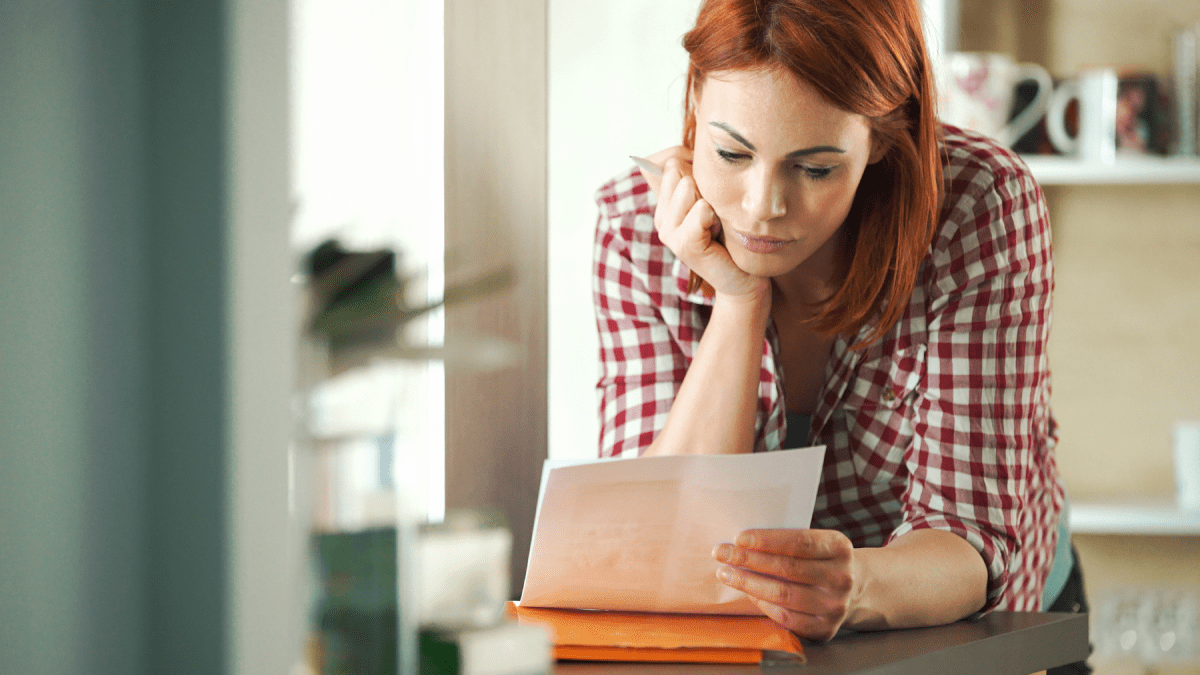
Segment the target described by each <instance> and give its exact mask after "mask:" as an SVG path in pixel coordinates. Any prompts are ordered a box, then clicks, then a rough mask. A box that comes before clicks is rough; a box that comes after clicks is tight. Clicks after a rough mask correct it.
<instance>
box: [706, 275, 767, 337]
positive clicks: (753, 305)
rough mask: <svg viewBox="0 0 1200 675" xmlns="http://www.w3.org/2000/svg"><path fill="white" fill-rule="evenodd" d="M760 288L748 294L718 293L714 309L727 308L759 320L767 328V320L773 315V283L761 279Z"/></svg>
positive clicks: (715, 297) (714, 298)
mask: <svg viewBox="0 0 1200 675" xmlns="http://www.w3.org/2000/svg"><path fill="white" fill-rule="evenodd" d="M761 281H762V284H761V285H760V287H759V288H756V289H754V290H751V291H750V292H747V293H736V294H734V293H721V292H720V291H717V293H716V294H715V295H714V296H713V309H714V311H716V308H717V307H723V308H727V309H728V310H729V311H732V312H736V313H739V314H742V315H743V316H745V317H747V318H752V319H757V320H759V321H761V322H762V324H763V326H764V328H765V327H766V320H767V318H768V317H769V316H770V315H771V281H770V279H761Z"/></svg>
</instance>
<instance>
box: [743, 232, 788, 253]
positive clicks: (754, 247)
mask: <svg viewBox="0 0 1200 675" xmlns="http://www.w3.org/2000/svg"><path fill="white" fill-rule="evenodd" d="M733 233H734V235H736V236H737V238H738V241H739V242H741V244H742V248H744V249H746V250H747V251H750V252H751V253H774V252H776V251H778V250H779V249H781V248H783V247H784V246H787V245H788V244H790V243H792V242H790V241H787V240H784V239H776V238H774V237H751V236H749V235H746V234H742V233H741V232H738V231H737V230H734V231H733Z"/></svg>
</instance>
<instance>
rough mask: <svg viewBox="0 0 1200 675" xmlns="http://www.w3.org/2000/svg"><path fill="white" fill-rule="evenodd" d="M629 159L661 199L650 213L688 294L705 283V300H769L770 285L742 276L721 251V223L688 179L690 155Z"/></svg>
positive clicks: (676, 151)
mask: <svg viewBox="0 0 1200 675" xmlns="http://www.w3.org/2000/svg"><path fill="white" fill-rule="evenodd" d="M633 159H634V161H635V162H636V163H637V164H638V167H639V169H640V170H641V172H642V176H643V177H645V179H646V182H647V183H648V184H649V185H650V189H651V190H653V191H654V192H655V194H657V195H658V198H659V201H658V207H657V208H656V209H655V213H654V227H655V229H657V230H658V236H659V239H661V240H662V242H663V244H665V245H666V246H667V248H669V249H671V252H672V253H674V254H675V255H676V256H677V257H678V258H679V259H680V260H682V261H683V264H685V265H687V267H688V269H689V270H691V272H692V281H691V288H692V290H695V289H696V288H697V287H701V284H703V287H701V288H702V291H703V292H704V293H705V295H708V296H709V297H712V296H714V295H716V294H718V293H722V294H725V295H729V296H744V297H747V298H749V297H762V296H763V295H766V296H767V297H769V296H770V281H769V280H768V279H765V278H758V277H752V276H750V275H749V274H746V273H745V272H744V271H742V270H741V268H739V267H738V266H737V264H736V263H734V262H733V258H732V257H730V255H729V251H728V250H727V249H726V248H725V246H724V242H723V239H722V234H721V220H720V218H718V217H717V214H716V212H714V211H713V209H712V207H711V206H710V205H709V204H708V202H707V201H705V200H704V198H703V197H702V196H701V195H700V193H699V191H698V190H697V189H696V182H695V180H694V179H693V178H692V175H691V168H692V154H691V151H689V150H687V149H686V148H683V147H680V146H675V147H672V148H667V149H666V150H663V151H661V152H658V153H655V154H653V155H651V156H650V157H649V158H646V159H641V158H638V157H634V158H633ZM660 167H661V168H660ZM656 173H657V174H658V175H656Z"/></svg>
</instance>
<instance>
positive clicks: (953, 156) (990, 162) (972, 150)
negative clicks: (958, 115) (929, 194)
mask: <svg viewBox="0 0 1200 675" xmlns="http://www.w3.org/2000/svg"><path fill="white" fill-rule="evenodd" d="M942 131H943V141H942V151H943V155H942V156H943V160H944V165H943V178H944V180H945V184H946V185H945V186H946V199H947V201H951V200H954V199H956V198H960V197H977V196H978V195H980V194H981V193H983V192H986V191H988V190H990V189H994V188H995V187H996V184H997V183H998V182H1003V181H1012V180H1016V181H1019V182H1028V183H1031V184H1036V182H1035V181H1034V180H1033V175H1032V174H1031V173H1030V171H1029V167H1028V166H1026V165H1025V162H1024V160H1022V159H1021V157H1020V156H1019V155H1017V153H1015V152H1013V151H1012V150H1011V149H1009V148H1007V147H1005V146H1003V145H1001V144H1000V143H999V142H997V141H995V140H993V139H991V138H988V137H987V136H983V135H982V134H978V133H976V132H973V131H968V130H966V129H960V128H958V127H955V126H952V125H949V124H945V125H942Z"/></svg>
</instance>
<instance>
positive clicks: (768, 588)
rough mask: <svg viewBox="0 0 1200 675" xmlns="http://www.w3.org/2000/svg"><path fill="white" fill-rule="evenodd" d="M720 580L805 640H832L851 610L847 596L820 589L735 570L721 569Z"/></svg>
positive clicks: (730, 568) (719, 572)
mask: <svg viewBox="0 0 1200 675" xmlns="http://www.w3.org/2000/svg"><path fill="white" fill-rule="evenodd" d="M718 576H720V578H721V580H722V581H723V582H724V583H725V584H726V585H727V586H729V587H730V588H736V589H737V590H739V591H742V592H743V593H745V594H746V595H748V596H750V599H751V600H753V601H754V603H755V604H756V605H758V606H759V608H760V609H762V610H763V613H764V614H767V616H769V617H770V618H771V619H772V620H774V621H775V622H776V623H778V624H780V625H781V626H784V627H786V628H787V629H788V630H791V631H792V632H794V633H796V634H798V635H801V636H803V637H806V638H810V639H814V640H826V639H829V638H830V637H833V634H834V633H836V632H837V627H838V626H841V624H842V622H843V621H844V619H845V616H846V613H847V612H848V610H849V607H848V604H847V600H846V596H845V595H844V594H838V593H829V592H827V591H826V590H825V589H823V588H820V587H818V586H809V585H806V584H797V583H793V582H790V581H783V580H781V579H776V578H773V577H768V576H764V575H761V574H755V573H754V572H751V571H749V570H745V569H738V568H733V567H725V568H721V570H719V571H718Z"/></svg>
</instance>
